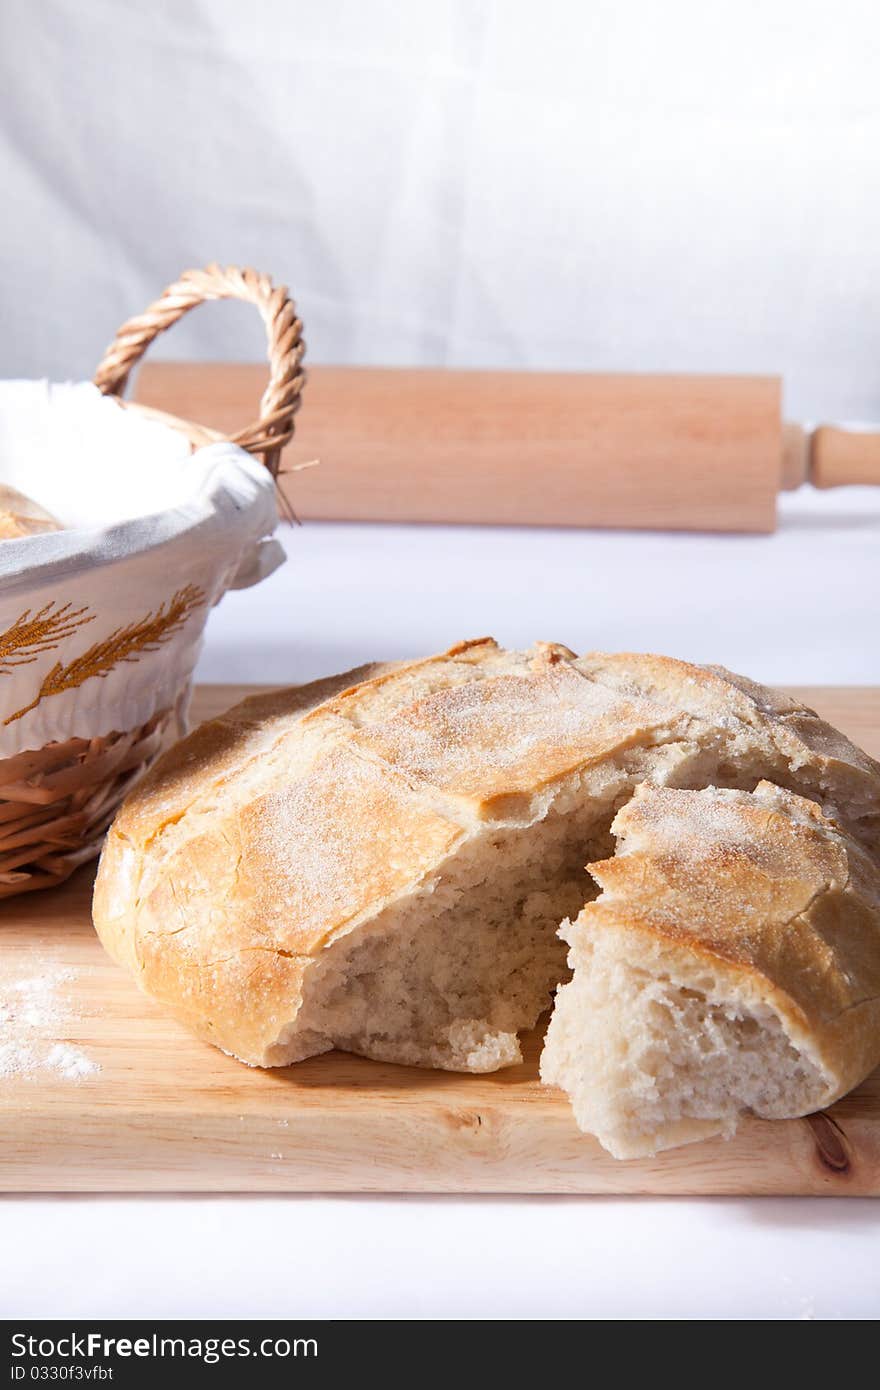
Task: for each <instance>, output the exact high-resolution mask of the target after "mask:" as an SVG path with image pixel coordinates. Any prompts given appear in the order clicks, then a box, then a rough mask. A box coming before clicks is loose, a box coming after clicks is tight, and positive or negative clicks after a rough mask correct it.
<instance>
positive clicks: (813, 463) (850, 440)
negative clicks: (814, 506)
mask: <svg viewBox="0 0 880 1390" xmlns="http://www.w3.org/2000/svg"><path fill="white" fill-rule="evenodd" d="M810 482H811V483H812V484H813V486H814V487H843V486H845V485H846V484H848V483H868V484H874V485H877V484H880V434H874V433H868V432H862V431H858V430H842V429H838V428H837V427H836V426H834V425H820V426H819V428H818V429H817V430H814V432H813V437H812V439H811V441H810Z"/></svg>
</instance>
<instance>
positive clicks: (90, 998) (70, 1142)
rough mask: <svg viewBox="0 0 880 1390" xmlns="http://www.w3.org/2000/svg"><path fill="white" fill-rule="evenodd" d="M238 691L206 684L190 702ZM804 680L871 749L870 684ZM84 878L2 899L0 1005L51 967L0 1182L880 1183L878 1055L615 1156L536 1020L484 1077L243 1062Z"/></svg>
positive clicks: (605, 1188) (704, 1190)
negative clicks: (125, 949) (711, 1129)
mask: <svg viewBox="0 0 880 1390" xmlns="http://www.w3.org/2000/svg"><path fill="white" fill-rule="evenodd" d="M243 693H245V692H244V690H243V689H242V688H241V687H230V686H226V687H219V686H215V687H211V688H209V689H206V690H203V691H202V692H200V696H199V698H198V701H197V706H196V717H205V716H206V715H208V714H210V713H215V712H217V711H219V710H220V709H224V708H226V707H227V706H228V705H229V704H231V703H232V702H233V701H234V700H235V699H237V698H239V697H240V696H241V695H242V694H243ZM798 694H800V695H802V696H804V697H805V698H806V699H807V702H808V703H809V704H812V705H813V706H814V707H816V708H818V709H819V711H820V712H821V713H822V714H823V715H824V716H825V717H826V718H828V719H830V720H831V721H832V722H833V723H835V724H837V725H838V726H839V727H841V728H843V729H844V730H846V732H847V733H848V734H850V735H851V736H852V737H853V738H855V739H856V740H857V742H859V743H861V744H862V746H863V747H865V748H867V749H868V750H869V751H870V752H872V753H873V754H874V755H875V756H880V690H875V689H853V688H847V689H832V688H826V689H816V690H807V691H804V690H801V691H799V692H798ZM92 877H93V871H92V870H83V871H81V872H80V873H79V874H78V875H77V876H76V877H75V878H74V879H73V880H71V881H70V882H69V883H68V884H66V885H64V886H63V887H61V888H58V889H55V890H54V891H52V892H49V893H35V894H33V895H31V896H25V897H22V898H18V899H16V898H12V899H8V900H6V901H5V902H2V903H0V1010H2V1006H3V1005H4V1004H6V1005H7V1007H8V1004H9V1000H10V998H11V997H13V996H16V991H15V988H14V987H15V984H16V982H21V981H22V980H29V979H34V978H38V979H40V978H42V979H49V980H52V979H53V978H56V983H55V985H54V987H53V990H52V996H53V1000H54V1003H53V1006H52V1008H48V1009H47V1008H43V1009H40V1008H37V1010H36V1012H37V1015H38V1017H37V1020H36V1022H35V1021H34V1020H33V1019H31V1022H30V1023H29V1024H28V1030H29V1031H28V1033H27V1043H28V1046H29V1048H30V1049H31V1052H32V1054H33V1065H29V1066H26V1067H23V1069H22V1070H20V1071H19V1072H18V1073H14V1074H12V1075H6V1076H3V1075H2V1074H0V1190H3V1191H33V1192H53V1191H54V1192H101V1191H106V1192H110V1191H175V1190H177V1191H196V1192H209V1191H213V1192H220V1191H238V1192H273V1191H274V1192H285V1191H289V1192H535V1193H550V1192H594V1193H612V1192H623V1193H627V1192H628V1193H639V1192H642V1193H646V1192H647V1193H699V1194H708V1193H746V1194H754V1195H757V1194H769V1193H777V1194H834V1195H866V1194H880V1072H877V1073H876V1074H875V1075H874V1076H873V1077H872V1078H871V1079H870V1080H869V1081H867V1082H866V1083H865V1084H864V1085H863V1086H860V1087H859V1089H858V1090H857V1091H855V1092H854V1093H853V1094H852V1095H850V1096H848V1097H846V1099H845V1100H843V1101H841V1102H840V1103H839V1104H838V1105H835V1106H834V1107H833V1109H832V1110H830V1111H829V1112H827V1113H826V1114H824V1115H819V1116H813V1117H811V1118H810V1119H809V1120H791V1121H784V1122H773V1123H771V1122H767V1121H760V1120H746V1121H744V1122H743V1124H742V1126H741V1128H740V1130H739V1132H738V1133H737V1135H736V1137H735V1138H734V1139H732V1140H731V1141H729V1142H724V1141H722V1140H710V1141H708V1142H706V1143H702V1144H694V1145H691V1146H689V1147H687V1148H684V1149H679V1150H676V1151H673V1152H671V1153H668V1154H664V1155H661V1156H660V1157H658V1158H656V1159H650V1160H644V1161H636V1162H630V1163H618V1162H616V1161H615V1160H614V1159H612V1158H610V1157H609V1156H608V1155H607V1154H606V1153H605V1152H604V1151H603V1150H602V1149H601V1148H600V1146H599V1145H598V1144H597V1143H596V1141H595V1140H593V1139H592V1138H589V1137H588V1136H586V1135H583V1134H581V1133H579V1131H578V1130H577V1128H576V1126H575V1123H574V1120H573V1119H572V1116H571V1112H570V1110H569V1108H568V1104H567V1102H566V1101H565V1099H564V1097H563V1096H562V1095H561V1094H559V1093H557V1092H554V1091H551V1090H548V1089H546V1088H544V1087H542V1086H540V1085H539V1083H538V1080H537V1056H538V1050H539V1046H540V1039H539V1038H538V1037H537V1036H536V1037H533V1038H531V1039H529V1040H527V1042H526V1046H525V1056H526V1061H525V1062H524V1063H523V1064H522V1065H521V1066H519V1067H516V1068H512V1069H509V1070H506V1071H501V1072H497V1073H495V1074H494V1075H491V1076H458V1075H453V1074H451V1073H448V1072H429V1071H419V1070H416V1069H411V1068H405V1067H393V1066H386V1065H382V1064H380V1063H376V1062H368V1061H365V1060H364V1059H362V1058H358V1057H350V1056H346V1055H344V1054H342V1053H329V1054H327V1055H325V1056H323V1057H318V1058H315V1059H314V1060H312V1061H309V1062H302V1063H300V1064H299V1065H298V1066H296V1067H291V1068H288V1069H285V1070H274V1071H256V1070H251V1069H249V1068H247V1067H244V1066H242V1065H241V1064H240V1063H238V1062H236V1061H234V1060H232V1059H231V1058H229V1057H225V1056H224V1055H223V1054H222V1053H220V1052H218V1051H216V1050H215V1049H214V1048H212V1047H210V1046H208V1045H207V1044H205V1043H201V1042H198V1041H197V1040H196V1039H194V1038H191V1037H190V1036H189V1034H188V1033H186V1032H185V1030H184V1029H183V1028H181V1027H180V1026H179V1025H178V1024H176V1023H175V1022H174V1021H173V1020H172V1019H170V1018H167V1017H166V1016H165V1015H164V1014H163V1013H162V1011H161V1010H160V1009H159V1008H158V1007H156V1006H155V1005H154V1004H152V1003H151V1002H150V1001H149V1000H147V999H145V998H144V997H143V996H142V995H141V994H140V993H139V991H138V990H137V989H136V987H135V985H134V984H133V983H132V981H131V980H130V979H129V978H128V976H127V975H125V974H124V973H123V972H122V971H121V970H119V969H118V968H117V967H116V966H115V965H113V964H112V962H111V961H110V960H109V959H108V957H107V956H106V955H105V954H104V952H103V950H102V948H101V946H100V944H99V943H98V941H97V938H96V937H95V936H94V934H93V932H92V929H91V926H90V921H89V902H90V892H91V883H92ZM65 972H66V974H65ZM26 993H27V992H26V991H25V992H24V993H23V992H22V991H19V992H18V995H17V999H18V1005H19V1007H21V1005H22V1000H23V999H25V994H26ZM26 1002H27V1001H26V1000H25V1003H26ZM41 1013H43V1014H45V1015H46V1017H45V1020H44V1021H43V1022H42V1023H41V1022H40V1017H39V1015H40V1014H41ZM0 1017H2V1015H0ZM9 1026H10V1025H9V1023H8V1020H7V1022H6V1023H2V1022H0V1041H2V1040H3V1039H7V1040H8V1037H9ZM59 1044H60V1045H61V1046H62V1047H66V1048H69V1049H72V1052H71V1053H62V1054H61V1055H62V1061H64V1059H65V1058H67V1060H68V1063H69V1062H70V1059H71V1057H73V1058H75V1057H81V1058H84V1059H88V1060H89V1061H91V1062H93V1063H95V1064H97V1065H98V1066H99V1067H100V1070H98V1071H95V1072H93V1073H90V1074H86V1075H82V1076H80V1077H79V1078H76V1077H69V1076H65V1075H64V1074H62V1072H61V1071H60V1070H59V1068H58V1066H57V1065H56V1066H48V1067H47V1066H46V1065H44V1064H43V1063H44V1061H45V1058H46V1057H47V1056H49V1054H50V1052H51V1049H52V1048H53V1047H57V1046H58V1045H59ZM2 1056H3V1054H2V1051H0V1063H2ZM2 1071H3V1067H2V1065H0V1073H2Z"/></svg>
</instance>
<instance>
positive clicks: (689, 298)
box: [0, 0, 880, 419]
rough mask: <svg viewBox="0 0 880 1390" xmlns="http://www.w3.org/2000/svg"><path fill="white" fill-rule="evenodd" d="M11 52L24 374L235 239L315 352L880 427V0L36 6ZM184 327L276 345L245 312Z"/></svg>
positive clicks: (127, 0) (88, 357)
mask: <svg viewBox="0 0 880 1390" xmlns="http://www.w3.org/2000/svg"><path fill="white" fill-rule="evenodd" d="M0 55H2V58H0V61H2V65H3V69H4V71H3V82H2V87H0V112H2V134H0V180H2V187H3V192H4V204H5V215H4V217H3V218H2V229H0V251H2V264H3V277H4V288H3V294H2V309H3V326H4V331H3V333H2V341H0V375H4V376H12V375H43V374H48V375H51V376H55V377H64V376H74V377H77V376H85V375H88V374H90V372H91V370H92V368H93V366H94V364H95V362H96V361H97V359H98V356H99V354H100V352H101V349H102V347H103V346H104V344H105V342H106V340H107V339H108V337H109V336H110V334H111V333H112V331H113V330H114V328H115V327H116V325H117V323H118V322H119V321H120V320H122V319H123V318H124V317H126V316H128V315H129V314H130V313H132V312H135V311H137V310H138V309H140V308H141V307H142V306H143V305H144V304H146V302H147V301H148V299H149V298H150V297H151V296H152V295H153V293H154V292H155V291H156V290H158V289H159V288H160V287H161V286H162V285H163V284H164V283H166V282H167V281H168V280H169V279H171V278H173V277H174V275H175V274H176V273H177V272H178V271H179V270H181V269H182V268H183V267H184V266H186V265H190V264H200V263H204V262H205V261H207V260H209V259H211V258H217V259H221V260H224V261H240V262H246V263H252V264H254V265H257V266H258V267H260V268H265V269H267V270H269V271H270V272H271V273H273V274H274V275H275V276H277V277H278V278H280V279H286V280H288V281H289V283H290V285H291V287H292V288H293V289H294V290H295V292H296V294H297V297H298V300H299V302H300V305H301V310H302V313H303V317H304V319H305V322H306V328H307V336H308V339H309V343H310V352H311V358H312V360H313V361H340V362H341V361H346V362H397V363H457V364H493V365H500V366H506V365H516V366H532V367H541V366H547V367H552V366H564V367H592V368H599V367H606V368H618V367H622V368H644V369H649V370H650V369H684V370H746V371H778V372H781V373H783V374H784V376H785V378H786V382H787V388H788V396H787V407H788V410H789V412H790V414H791V415H792V416H793V417H804V418H816V417H827V418H850V419H855V418H863V419H871V418H880V302H878V301H880V284H878V282H880V277H878V264H877V246H878V245H880V179H878V178H877V151H878V148H880V84H878V82H877V80H876V74H877V68H878V59H880V8H878V6H877V5H876V4H874V3H873V0H837V3H836V4H834V5H829V4H827V2H826V0H716V3H713V4H711V5H706V4H704V3H702V0H667V3H664V4H662V5H658V4H655V3H652V0H590V2H589V3H582V2H581V0H545V2H544V3H542V4H540V5H534V4H531V3H528V0H504V3H492V2H491V0H407V3H406V4H401V3H400V0H322V3H321V4H314V3H310V0H248V3H247V4H243V3H242V0H153V3H151V4H150V5H143V4H139V3H136V2H135V0H4V3H3V5H2V7H0ZM253 317H255V316H253ZM169 347H170V349H171V350H172V352H173V355H175V356H181V355H187V354H190V355H198V356H203V357H209V356H221V357H229V356H238V357H242V356H258V355H259V354H260V353H261V351H262V344H261V336H260V331H259V328H258V325H257V324H256V323H254V322H252V315H249V314H248V312H247V311H246V310H244V309H237V308H236V309H230V308H229V307H227V306H224V307H222V308H212V309H209V310H203V311H201V312H200V313H199V314H198V315H196V316H195V317H194V318H193V319H191V320H190V322H189V323H187V324H186V325H184V326H181V327H180V328H179V329H176V330H175V332H174V335H173V343H170V344H169Z"/></svg>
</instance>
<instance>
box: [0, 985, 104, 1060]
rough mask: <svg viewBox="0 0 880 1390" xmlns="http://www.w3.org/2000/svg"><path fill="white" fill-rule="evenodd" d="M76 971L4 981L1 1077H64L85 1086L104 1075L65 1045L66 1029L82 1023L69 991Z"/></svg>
mask: <svg viewBox="0 0 880 1390" xmlns="http://www.w3.org/2000/svg"><path fill="white" fill-rule="evenodd" d="M75 978H76V976H75V975H74V972H73V971H72V970H63V969H55V970H44V971H43V972H42V973H41V974H39V975H29V976H25V977H23V978H20V979H9V978H2V977H0V1077H4V1076H33V1077H37V1076H40V1075H43V1076H45V1075H46V1074H47V1073H48V1074H49V1075H52V1076H61V1077H63V1078H64V1079H65V1080H67V1081H81V1080H83V1079H84V1078H85V1077H88V1076H95V1075H97V1073H98V1072H99V1071H100V1070H101V1068H100V1067H99V1066H98V1063H97V1062H93V1061H92V1059H91V1058H90V1057H87V1056H86V1054H85V1053H84V1052H81V1051H80V1049H79V1048H77V1047H73V1046H72V1045H71V1044H70V1043H69V1042H65V1041H64V1040H63V1039H64V1032H65V1026H64V1025H65V1024H66V1023H67V1022H68V1021H69V1020H70V1019H73V1018H75V1017H76V1011H75V1009H74V1007H73V1004H72V1003H71V1000H70V997H69V994H68V992H67V988H66V987H67V986H68V985H69V984H70V983H71V982H72V981H73V980H74V979H75Z"/></svg>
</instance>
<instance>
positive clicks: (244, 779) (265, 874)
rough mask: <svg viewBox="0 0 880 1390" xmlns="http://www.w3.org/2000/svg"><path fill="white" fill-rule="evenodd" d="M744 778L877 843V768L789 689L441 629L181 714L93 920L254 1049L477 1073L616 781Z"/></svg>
mask: <svg viewBox="0 0 880 1390" xmlns="http://www.w3.org/2000/svg"><path fill="white" fill-rule="evenodd" d="M798 720H799V721H800V722H799V723H797V722H796V721H798ZM761 778H771V779H772V780H773V781H774V782H777V783H780V784H783V785H789V784H792V785H794V786H795V787H801V786H806V787H808V788H809V794H810V795H814V796H815V798H816V800H817V801H819V802H821V804H822V805H823V806H824V807H825V808H826V809H829V810H832V811H833V812H834V813H835V814H836V813H838V812H839V813H840V814H841V815H844V816H847V817H849V820H848V821H847V822H846V823H847V824H848V825H851V826H852V827H853V829H854V833H857V834H859V835H860V836H862V837H863V838H864V839H865V841H866V842H868V841H871V840H872V839H873V840H876V838H877V833H878V817H877V808H878V804H880V802H878V789H880V768H878V766H877V764H876V763H873V762H872V760H871V759H870V758H868V757H867V756H866V755H865V754H863V753H861V752H860V751H859V750H858V749H857V748H855V747H854V746H853V745H852V744H850V743H849V742H848V741H847V740H846V739H844V738H843V737H842V736H841V735H837V734H836V733H835V732H834V731H833V730H832V729H830V728H829V726H828V725H826V724H823V723H822V721H821V720H819V719H818V718H817V717H816V716H815V715H812V714H811V712H810V711H808V710H803V709H802V708H801V707H800V706H798V705H797V704H796V703H795V702H794V701H791V700H789V699H788V698H787V697H784V696H778V695H776V694H774V693H773V692H771V691H767V690H765V689H763V688H762V687H759V686H754V687H752V686H749V685H748V683H747V682H743V681H741V680H740V679H739V678H734V677H730V676H728V675H727V674H726V673H723V672H719V671H715V670H712V671H710V670H708V669H705V668H702V667H696V666H690V665H688V664H687V663H685V662H676V661H672V660H671V659H668V658H660V657H647V656H619V657H603V656H601V655H598V654H593V655H592V656H590V657H585V658H581V659H578V658H575V657H574V655H573V653H572V652H571V651H569V650H568V649H567V648H566V647H562V646H559V645H556V644H552V643H538V644H537V645H536V646H535V647H533V648H532V649H531V650H529V651H526V652H510V651H505V650H503V649H502V648H500V647H498V646H497V645H496V643H494V642H493V641H491V639H488V638H486V639H479V640H476V641H471V642H463V643H461V644H459V645H458V646H456V647H453V648H452V649H451V650H450V651H448V652H444V653H442V654H440V655H439V656H435V657H430V658H428V659H426V660H422V661H415V662H410V663H406V664H400V665H397V666H395V667H370V668H361V669H360V670H358V671H356V672H351V673H349V674H348V675H347V676H341V677H338V678H336V679H334V680H327V681H322V682H318V683H316V684H314V685H311V686H306V687H303V688H301V689H294V690H288V691H276V692H274V693H272V694H269V695H262V696H259V697H255V698H251V699H249V700H246V701H245V702H244V703H243V704H242V705H239V706H237V707H236V708H235V709H233V710H231V711H229V713H228V714H226V715H224V716H223V717H222V718H220V719H216V720H212V721H210V722H209V723H207V724H204V725H203V726H202V727H201V728H200V729H197V730H195V732H194V733H192V734H191V735H190V736H189V737H188V738H186V739H184V740H183V741H182V742H181V743H179V744H178V745H177V746H176V747H175V748H173V749H172V750H170V751H169V752H168V753H167V754H165V755H164V756H163V757H162V758H161V759H160V760H159V761H158V762H157V763H156V765H155V766H154V767H153V769H151V771H150V772H149V773H148V774H147V776H146V777H145V778H144V779H143V781H142V782H141V783H140V784H139V785H138V786H137V787H136V788H135V790H134V791H133V792H132V793H131V795H130V796H129V797H128V799H127V800H126V803H125V805H124V807H123V809H122V810H121V811H120V813H119V815H118V816H117V818H116V820H115V822H114V824H113V826H112V828H111V830H110V833H109V835H108V837H107V842H106V845H105V848H104V852H103V855H102V858H101V864H100V868H99V872H98V877H97V882H96V885H95V897H94V909H93V910H94V920H95V925H96V927H97V930H98V933H99V935H100V937H101V939H102V941H103V942H104V944H105V946H106V947H107V949H108V950H109V951H110V952H111V954H112V955H113V956H114V957H115V958H116V959H117V960H118V961H119V962H120V963H122V964H123V965H125V966H126V967H127V968H128V969H129V970H130V971H131V972H132V974H133V975H134V977H135V978H136V979H137V981H138V982H139V984H140V985H141V987H142V988H143V989H144V990H145V991H146V992H147V993H148V994H150V995H151V996H152V997H153V998H155V999H157V1000H159V1001H160V1002H161V1003H162V1004H164V1005H165V1006H166V1007H168V1008H169V1009H171V1010H173V1012H174V1013H175V1014H176V1015H177V1016H178V1017H179V1018H181V1019H182V1020H183V1021H184V1022H185V1023H186V1024H187V1025H188V1026H189V1027H191V1028H192V1029H194V1030H195V1031H196V1032H197V1033H198V1034H199V1035H200V1036H202V1037H204V1038H207V1039H209V1040H210V1041H212V1042H214V1043H216V1044H217V1045H218V1046H219V1047H221V1048H223V1049H224V1050H225V1051H227V1052H230V1053H232V1054H233V1055H235V1056H236V1057H239V1058H241V1059H242V1060H243V1061H246V1062H249V1063H251V1064H253V1065H257V1066H283V1065H286V1064H287V1063H290V1062H296V1061H299V1060H300V1059H302V1058H304V1057H308V1056H313V1055H315V1054H316V1053H319V1052H324V1051H328V1050H329V1049H330V1048H334V1047H337V1048H342V1049H344V1050H346V1051H349V1052H355V1053H360V1054H362V1055H364V1056H367V1057H374V1058H377V1059H380V1060H384V1061H393V1062H401V1063H408V1064H412V1065H419V1066H429V1067H439V1068H446V1069H449V1070H455V1071H489V1070H494V1069H496V1068H498V1067H503V1066H507V1065H510V1064H511V1063H514V1062H516V1061H518V1060H519V1057H520V1049H519V1042H518V1034H519V1033H521V1032H522V1031H523V1030H525V1029H528V1028H532V1027H533V1026H534V1025H535V1024H536V1022H537V1020H538V1018H539V1016H540V1015H541V1014H542V1013H544V1012H545V1011H546V1010H547V1009H548V1008H549V1007H550V1006H551V1005H552V1002H553V996H554V991H555V989H556V987H557V985H558V984H559V983H560V982H561V981H563V980H565V979H567V978H568V970H567V967H566V963H565V957H566V950H565V946H564V944H563V943H562V942H561V941H560V940H559V938H558V936H557V931H558V926H559V923H560V921H561V920H562V919H563V918H566V917H570V916H572V915H574V914H576V913H577V912H578V911H579V910H580V908H581V907H582V906H583V903H584V901H585V899H586V898H587V896H589V894H590V892H591V890H592V889H594V885H593V881H592V879H591V878H590V876H589V874H588V873H587V871H586V868H585V865H586V864H587V862H588V860H590V859H599V858H602V857H604V856H606V855H607V854H609V853H610V852H611V848H612V843H613V842H612V839H611V836H610V826H611V822H612V820H613V819H614V816H615V814H616V812H617V811H618V810H619V808H620V807H621V806H622V805H623V804H624V803H625V802H626V801H627V800H628V799H629V798H630V797H631V796H632V793H633V790H634V788H635V787H636V786H637V785H638V784H639V783H642V782H645V781H651V782H654V783H656V784H658V785H668V786H677V787H700V786H706V785H707V784H709V783H719V782H722V783H724V784H726V785H728V786H736V787H742V788H745V789H751V788H753V787H754V786H755V785H756V783H757V782H758V781H760V780H761Z"/></svg>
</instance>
